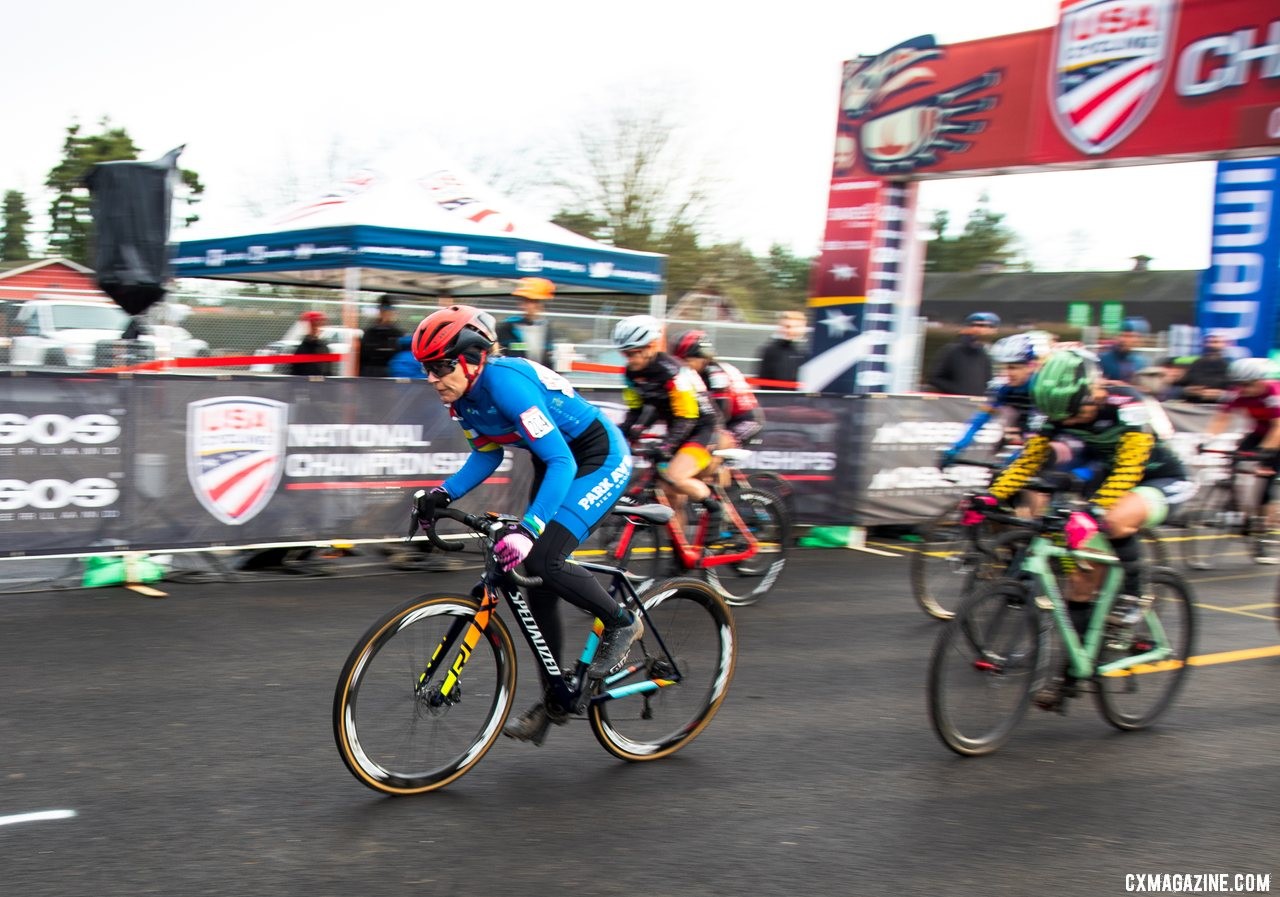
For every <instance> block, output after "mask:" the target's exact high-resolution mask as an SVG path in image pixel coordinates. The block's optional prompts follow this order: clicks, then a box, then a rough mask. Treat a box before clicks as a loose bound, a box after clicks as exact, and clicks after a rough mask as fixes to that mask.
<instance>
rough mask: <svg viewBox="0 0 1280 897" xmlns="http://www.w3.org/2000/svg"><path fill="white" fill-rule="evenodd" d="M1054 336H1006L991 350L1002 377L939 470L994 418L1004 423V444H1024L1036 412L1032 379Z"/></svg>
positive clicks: (945, 454)
mask: <svg viewBox="0 0 1280 897" xmlns="http://www.w3.org/2000/svg"><path fill="white" fill-rule="evenodd" d="M1052 340H1053V336H1052V334H1049V333H1045V332H1043V331H1032V332H1030V333H1017V334H1014V335H1013V336H1006V337H1005V338H1004V339H1002V340H999V341H998V342H997V343H996V344H995V345H994V346H992V347H991V360H992V361H993V362H995V363H996V364H998V365H1001V366H1002V371H1001V375H1000V376H998V377H996V378H995V379H994V380H992V381H991V383H990V385H989V386H988V387H987V401H986V403H985V404H983V406H982V408H980V409H979V410H978V413H977V414H975V415H974V416H973V417H972V418H970V420H969V426H968V428H967V429H966V430H965V431H964V435H962V436H961V437H960V438H959V439H957V440H956V441H955V443H954V444H953V445H952V446H951V448H949V449H947V450H946V451H944V452H943V453H942V455H941V456H940V457H939V459H938V466H939V467H946V466H947V465H948V464H950V463H951V462H952V461H954V460H955V459H956V458H957V457H959V456H960V454H961V453H962V452H963V451H964V450H965V449H967V448H968V447H969V446H970V445H971V444H972V443H973V440H974V438H975V437H977V435H978V433H979V432H980V431H981V430H982V428H983V427H985V426H986V425H987V422H988V421H990V420H991V419H992V418H993V417H997V416H998V417H1000V418H1001V419H1002V421H1003V423H1004V430H1005V434H1006V436H1005V439H1004V442H1005V443H1008V442H1017V443H1021V440H1022V434H1023V433H1026V432H1027V431H1028V430H1029V429H1031V416H1032V413H1033V411H1034V409H1033V408H1032V402H1031V377H1032V375H1033V374H1034V373H1035V370H1036V366H1037V364H1038V362H1039V359H1041V358H1043V357H1044V356H1045V355H1047V354H1048V353H1049V347H1050V345H1051V344H1052Z"/></svg>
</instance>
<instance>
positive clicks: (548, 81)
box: [0, 0, 1213, 270]
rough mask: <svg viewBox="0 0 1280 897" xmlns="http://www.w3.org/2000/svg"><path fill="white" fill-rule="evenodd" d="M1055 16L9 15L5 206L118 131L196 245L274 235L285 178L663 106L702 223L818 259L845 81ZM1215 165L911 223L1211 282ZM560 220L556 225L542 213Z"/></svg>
mask: <svg viewBox="0 0 1280 897" xmlns="http://www.w3.org/2000/svg"><path fill="white" fill-rule="evenodd" d="M1057 7H1058V3H1057V0H982V2H980V3H974V2H970V3H956V2H954V0H898V2H894V3H879V2H872V0H844V2H806V0H796V2H793V3H789V4H785V5H777V4H758V5H749V4H744V3H741V2H720V0H678V2H676V0H650V2H648V3H645V4H637V3H627V4H621V3H601V2H599V0H594V2H579V0H547V2H542V3H528V2H514V0H489V2H485V3H466V4H462V3H448V4H445V3H440V2H435V0H363V2H358V3H356V2H334V0H307V2H294V0H267V2H264V0H220V2H218V3H216V4H215V3H207V2H202V0H186V2H173V0H117V2H115V3H112V4H104V3H100V2H96V0H95V2H88V0H71V2H63V3H46V4H34V3H22V4H11V5H10V8H8V9H7V10H6V12H5V16H4V20H5V26H6V27H5V33H6V36H7V38H8V39H7V40H6V41H5V49H4V52H3V53H2V54H0V84H3V85H4V87H3V89H2V90H0V116H2V117H0V120H2V121H4V122H5V123H6V126H7V132H8V133H7V134H6V135H5V139H4V142H3V149H0V191H3V190H12V189H17V190H21V191H23V192H24V193H25V194H27V196H28V200H29V204H30V207H31V208H32V210H33V211H36V212H43V210H44V209H46V208H47V206H48V197H47V195H45V194H44V193H43V192H42V183H43V180H44V177H45V175H46V174H47V172H48V171H49V169H50V168H52V167H53V166H54V165H55V164H56V163H57V160H58V158H59V156H60V148H61V145H62V141H63V139H64V136H65V129H66V127H67V125H68V124H70V123H71V122H72V121H73V120H77V119H78V120H79V121H80V122H81V123H82V124H83V125H84V126H85V127H86V129H88V130H89V131H91V132H94V131H96V129H97V122H98V121H99V120H100V119H101V118H102V117H103V116H109V117H110V119H111V120H112V122H113V124H115V125H118V126H122V127H124V128H126V129H127V130H128V132H129V134H130V135H131V136H132V137H133V139H134V141H135V142H136V143H137V144H138V145H139V147H141V149H142V152H143V156H144V157H145V158H154V157H158V156H160V155H161V154H162V153H164V152H165V151H166V150H168V149H169V148H171V147H173V146H175V145H178V144H184V143H185V144H186V146H187V150H186V153H185V154H184V156H183V158H182V164H183V166H184V167H187V168H193V169H195V170H196V171H197V172H199V174H200V176H201V178H202V180H203V181H204V184H205V187H206V194H205V200H204V202H203V203H201V214H202V215H203V216H204V217H205V219H206V221H208V222H217V223H220V222H222V221H226V222H227V223H228V224H231V223H232V222H234V221H236V220H237V219H244V218H245V217H246V216H247V215H248V212H247V211H246V208H247V206H248V205H250V204H253V203H255V202H256V203H258V204H259V205H261V206H265V207H266V209H267V210H268V211H269V210H271V208H273V207H274V205H275V200H276V198H277V197H278V196H280V195H282V193H281V187H280V182H281V181H287V180H288V179H289V177H290V176H291V175H290V174H289V172H290V171H291V170H292V171H293V172H295V173H300V174H301V175H302V176H304V177H306V176H314V175H315V174H316V173H317V172H320V171H323V170H324V167H325V164H326V160H327V159H331V158H334V157H340V158H342V159H343V160H348V159H362V158H368V157H371V156H372V155H374V154H377V153H380V152H383V151H386V150H388V149H391V148H397V149H402V148H403V147H405V146H410V147H411V146H413V144H414V142H415V141H420V142H421V141H428V140H429V141H434V142H436V143H439V144H442V145H444V146H445V147H446V148H447V149H449V150H450V151H451V152H452V153H453V154H455V155H456V156H457V157H460V158H463V159H466V160H474V159H481V158H483V159H486V160H501V159H503V158H520V157H522V156H524V155H527V154H537V153H539V152H541V151H542V150H543V149H544V148H545V147H549V146H551V145H553V144H554V143H555V142H556V141H563V140H564V139H565V135H566V134H568V133H570V132H572V131H575V130H577V129H579V128H581V127H583V126H585V125H588V124H589V123H590V122H591V121H592V119H593V117H596V116H600V115H603V114H605V113H607V112H608V111H610V110H617V109H626V108H629V107H630V106H632V105H634V106H636V107H643V106H645V104H652V103H654V102H655V98H658V101H659V102H666V103H668V104H669V108H670V112H671V116H672V118H673V119H674V120H676V121H678V122H682V123H685V124H687V125H688V126H689V127H690V130H689V135H688V138H687V141H688V143H689V144H690V145H691V151H690V155H691V157H696V158H698V159H702V160H708V161H709V162H710V164H711V165H712V167H713V169H714V171H715V173H716V175H717V177H718V179H719V181H720V182H721V183H722V184H723V185H724V186H723V189H722V191H721V196H720V201H719V203H718V204H717V207H716V210H715V218H714V221H713V222H712V225H713V228H714V232H715V233H716V235H717V236H719V237H721V238H724V239H742V240H744V241H745V242H746V243H747V244H748V245H749V246H751V247H752V248H753V249H754V250H756V251H763V250H764V249H766V248H767V247H768V245H769V244H770V243H771V242H780V243H783V244H786V245H788V246H790V247H791V248H792V249H793V250H794V251H796V252H798V253H802V254H809V253H811V252H814V251H816V249H817V246H818V243H819V241H820V239H821V234H822V228H823V221H824V215H825V209H826V201H827V186H828V177H829V172H830V161H831V154H832V145H833V140H834V131H835V121H836V111H837V109H836V106H837V99H838V94H839V87H840V84H839V82H840V65H841V62H842V61H843V60H845V59H849V58H852V57H854V56H858V55H860V54H874V53H878V52H880V51H882V50H885V49H888V48H889V47H890V46H893V45H894V44H896V43H898V42H900V41H902V40H904V39H906V38H909V37H913V36H915V35H917V34H921V33H933V34H934V35H936V36H937V38H938V40H939V41H941V42H943V43H954V42H956V41H961V40H971V39H975V38H981V37H988V36H992V35H996V34H1007V33H1011V32H1015V31H1023V30H1028V29H1032V28H1042V27H1047V26H1050V25H1052V24H1053V23H1054V22H1055V21H1056V16H1057ZM1212 177H1213V164H1212V163H1190V164H1182V165H1177V166H1150V167H1141V168H1124V169H1111V170H1107V171H1097V172H1071V173H1053V174H1041V175H1022V176H1016V177H1004V178H990V179H958V180H948V181H933V182H927V183H925V184H924V185H923V186H922V195H921V205H922V207H923V208H924V209H925V213H924V215H925V218H926V219H927V218H930V217H931V214H930V211H931V210H932V209H936V208H940V207H945V208H948V209H950V210H951V211H952V220H953V221H956V222H958V223H963V221H964V218H965V217H966V216H967V214H968V212H969V210H970V209H971V208H972V207H973V205H974V203H975V200H976V197H977V196H978V195H979V193H980V192H982V191H983V190H986V191H988V192H989V193H990V195H991V205H992V208H993V209H994V210H996V211H998V212H1004V213H1006V215H1007V218H1006V222H1007V223H1008V224H1009V225H1010V226H1011V227H1012V228H1013V229H1014V230H1016V231H1017V232H1018V233H1019V234H1020V235H1021V236H1022V237H1023V240H1024V246H1025V249H1026V251H1027V254H1028V255H1029V257H1030V258H1031V260H1032V261H1033V263H1034V264H1035V265H1036V267H1037V268H1038V269H1040V270H1060V269H1061V270H1067V269H1070V270H1078V269H1098V270H1116V269H1122V268H1127V267H1129V266H1130V265H1131V262H1130V257H1131V256H1133V255H1135V254H1138V253H1144V254H1147V255H1150V256H1153V257H1154V262H1153V266H1154V267H1160V268H1202V267H1204V266H1205V265H1206V264H1207V262H1208V232H1209V217H1210V209H1211V203H1212V195H1211V191H1212ZM546 211H548V212H549V211H553V210H546Z"/></svg>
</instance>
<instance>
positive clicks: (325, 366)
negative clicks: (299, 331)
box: [289, 311, 333, 377]
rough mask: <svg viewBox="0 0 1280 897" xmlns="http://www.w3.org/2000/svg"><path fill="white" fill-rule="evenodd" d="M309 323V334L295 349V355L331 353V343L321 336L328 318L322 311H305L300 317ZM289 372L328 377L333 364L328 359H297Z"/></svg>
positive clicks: (304, 375) (331, 371)
mask: <svg viewBox="0 0 1280 897" xmlns="http://www.w3.org/2000/svg"><path fill="white" fill-rule="evenodd" d="M298 320H300V321H303V322H304V323H305V324H306V325H307V335H306V336H304V337H303V338H302V340H301V341H300V342H299V343H298V345H297V347H296V348H295V349H294V350H293V354H295V355H329V354H330V350H329V344H328V343H326V342H325V341H324V340H322V339H321V338H320V327H321V325H322V324H324V322H325V321H326V320H327V319H326V318H325V316H324V312H322V311H304V312H303V313H302V314H301V315H300V316H299V318H298ZM289 373H290V374H297V375H298V376H302V377H313V376H320V377H328V376H329V375H330V374H331V373H333V364H332V363H331V362H328V361H295V362H292V363H291V364H290V365H289Z"/></svg>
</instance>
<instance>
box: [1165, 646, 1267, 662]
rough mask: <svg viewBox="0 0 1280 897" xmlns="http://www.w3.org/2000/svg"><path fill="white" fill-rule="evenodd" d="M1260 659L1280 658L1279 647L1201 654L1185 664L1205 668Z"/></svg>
mask: <svg viewBox="0 0 1280 897" xmlns="http://www.w3.org/2000/svg"><path fill="white" fill-rule="evenodd" d="M1262 657H1280V645H1271V646H1269V647H1266V648H1243V649H1241V650H1239V651H1220V652H1218V653H1217V654H1201V655H1199V656H1198V657H1192V658H1191V659H1190V660H1188V661H1187V663H1189V664H1191V666H1193V667H1207V666H1212V665H1213V664H1215V663H1236V662H1237V661H1241V660H1258V659H1259V658H1262Z"/></svg>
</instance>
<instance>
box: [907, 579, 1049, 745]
mask: <svg viewBox="0 0 1280 897" xmlns="http://www.w3.org/2000/svg"><path fill="white" fill-rule="evenodd" d="M1040 649H1041V645H1040V630H1039V626H1038V620H1037V611H1036V607H1035V602H1034V601H1033V600H1032V598H1031V596H1030V594H1029V593H1028V591H1027V589H1026V588H1025V587H1024V586H1023V585H1022V584H1021V583H1018V582H1015V581H1013V580H1007V579H1000V580H996V581H995V582H993V583H990V584H988V585H986V586H985V587H984V588H982V589H980V590H978V591H976V592H974V593H973V594H972V595H970V596H969V597H968V598H967V599H965V601H964V602H963V603H962V604H961V605H960V607H959V608H958V609H957V611H956V614H955V616H954V618H953V619H952V620H950V621H949V622H948V623H947V626H946V628H945V629H943V630H942V632H941V633H939V634H938V640H937V642H936V643H935V644H934V648H933V656H932V658H931V659H930V662H929V720H930V722H931V723H932V724H933V730H934V731H935V732H936V733H937V734H938V737H939V738H941V739H942V743H943V744H945V745H946V746H947V747H949V748H950V749H951V750H953V751H955V752H956V753H957V754H961V755H963V756H966V757H976V756H980V755H982V754H989V753H991V752H992V751H994V750H996V749H997V748H999V747H1000V746H1001V745H1002V744H1004V743H1005V742H1006V741H1008V739H1009V736H1010V734H1012V732H1013V729H1014V726H1016V725H1017V724H1018V722H1019V721H1020V720H1021V719H1022V717H1023V715H1024V714H1025V713H1026V712H1027V706H1028V704H1029V703H1030V700H1031V687H1032V684H1033V682H1034V681H1035V679H1036V675H1037V669H1038V663H1039V657H1040Z"/></svg>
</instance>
